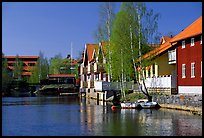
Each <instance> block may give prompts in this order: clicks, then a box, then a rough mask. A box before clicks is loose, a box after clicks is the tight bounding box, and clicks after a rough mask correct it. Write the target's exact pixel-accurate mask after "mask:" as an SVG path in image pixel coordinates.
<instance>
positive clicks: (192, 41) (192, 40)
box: [191, 37, 195, 46]
mask: <svg viewBox="0 0 204 138" xmlns="http://www.w3.org/2000/svg"><path fill="white" fill-rule="evenodd" d="M194 45H195V39H194V38H193V37H192V38H191V46H194Z"/></svg>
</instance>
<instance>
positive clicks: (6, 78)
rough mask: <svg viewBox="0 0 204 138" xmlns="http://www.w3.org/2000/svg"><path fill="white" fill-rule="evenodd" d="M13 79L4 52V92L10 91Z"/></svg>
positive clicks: (2, 82)
mask: <svg viewBox="0 0 204 138" xmlns="http://www.w3.org/2000/svg"><path fill="white" fill-rule="evenodd" d="M11 81H12V78H11V75H10V72H9V70H8V62H7V59H6V58H4V54H3V53H2V81H1V84H2V92H8V89H9V84H10V83H11Z"/></svg>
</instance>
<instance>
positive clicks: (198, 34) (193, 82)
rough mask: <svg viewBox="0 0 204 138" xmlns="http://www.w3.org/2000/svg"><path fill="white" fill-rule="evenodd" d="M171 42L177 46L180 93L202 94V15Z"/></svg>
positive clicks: (178, 86)
mask: <svg viewBox="0 0 204 138" xmlns="http://www.w3.org/2000/svg"><path fill="white" fill-rule="evenodd" d="M170 42H171V43H172V44H173V45H174V46H176V48H177V59H176V60H177V74H178V76H177V89H178V93H179V94H182V93H185V94H190V93H191V94H202V16H200V17H199V18H198V19H197V20H196V21H194V22H193V23H192V24H190V25H189V26H188V27H186V28H185V29H184V30H183V31H181V32H180V33H179V34H178V35H176V36H175V37H174V38H173V39H171V40H170Z"/></svg>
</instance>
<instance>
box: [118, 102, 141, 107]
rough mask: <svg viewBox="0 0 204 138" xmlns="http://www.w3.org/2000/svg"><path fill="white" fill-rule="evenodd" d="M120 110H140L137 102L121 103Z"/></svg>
mask: <svg viewBox="0 0 204 138" xmlns="http://www.w3.org/2000/svg"><path fill="white" fill-rule="evenodd" d="M121 108H122V109H136V108H140V105H139V104H138V103H137V102H122V103H121Z"/></svg>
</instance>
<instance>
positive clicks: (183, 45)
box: [181, 40, 186, 49]
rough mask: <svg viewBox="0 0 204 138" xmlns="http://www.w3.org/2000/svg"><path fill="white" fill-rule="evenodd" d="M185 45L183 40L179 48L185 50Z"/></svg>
mask: <svg viewBox="0 0 204 138" xmlns="http://www.w3.org/2000/svg"><path fill="white" fill-rule="evenodd" d="M185 45H186V44H185V40H183V41H182V46H181V48H182V49H183V48H185V47H186V46H185Z"/></svg>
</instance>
